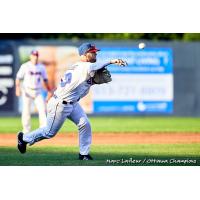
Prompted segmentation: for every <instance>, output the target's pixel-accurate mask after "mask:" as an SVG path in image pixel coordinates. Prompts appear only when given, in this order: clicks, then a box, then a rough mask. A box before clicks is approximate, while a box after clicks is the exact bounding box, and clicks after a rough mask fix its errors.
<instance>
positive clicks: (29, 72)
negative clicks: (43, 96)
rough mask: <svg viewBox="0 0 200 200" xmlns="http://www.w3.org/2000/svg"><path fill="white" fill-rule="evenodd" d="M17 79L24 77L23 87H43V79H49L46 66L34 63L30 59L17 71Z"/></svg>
mask: <svg viewBox="0 0 200 200" xmlns="http://www.w3.org/2000/svg"><path fill="white" fill-rule="evenodd" d="M16 77H17V79H20V80H22V79H23V88H30V89H34V90H35V89H41V88H42V79H43V80H47V73H46V69H45V66H44V65H42V64H39V63H38V64H36V65H34V64H32V63H31V62H30V61H28V62H26V63H24V64H22V65H21V67H20V69H19V71H18V72H17V76H16Z"/></svg>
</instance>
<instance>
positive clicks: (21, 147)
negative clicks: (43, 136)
mask: <svg viewBox="0 0 200 200" xmlns="http://www.w3.org/2000/svg"><path fill="white" fill-rule="evenodd" d="M23 135H24V134H23V133H22V132H19V133H18V135H17V139H18V145H17V148H18V150H19V151H20V153H26V145H27V142H24V141H23Z"/></svg>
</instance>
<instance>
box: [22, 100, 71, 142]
mask: <svg viewBox="0 0 200 200" xmlns="http://www.w3.org/2000/svg"><path fill="white" fill-rule="evenodd" d="M72 108H73V107H72V105H70V106H68V107H66V106H65V105H64V104H62V103H61V102H60V103H58V102H57V101H55V100H54V99H53V98H51V99H50V101H49V103H48V105H47V126H45V127H43V128H39V129H37V130H35V131H32V132H30V133H27V134H24V135H23V140H24V141H25V142H27V143H29V144H30V145H32V144H34V143H35V142H38V141H40V140H43V139H49V138H52V137H54V136H55V135H56V133H57V132H58V130H59V129H60V128H61V126H62V125H63V123H64V121H65V119H66V118H67V117H68V116H69V114H70V113H71V111H72Z"/></svg>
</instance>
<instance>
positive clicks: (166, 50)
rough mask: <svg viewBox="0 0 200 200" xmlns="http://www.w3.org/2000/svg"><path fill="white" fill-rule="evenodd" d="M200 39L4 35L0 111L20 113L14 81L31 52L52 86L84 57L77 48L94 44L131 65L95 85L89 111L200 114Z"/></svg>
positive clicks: (105, 55) (86, 102) (102, 55)
mask: <svg viewBox="0 0 200 200" xmlns="http://www.w3.org/2000/svg"><path fill="white" fill-rule="evenodd" d="M199 40H200V34H197V33H34V34H31V33H26V34H15V33H12V34H5V33H4V34H0V115H1V116H15V115H19V114H20V112H21V100H20V99H19V98H17V97H16V96H15V85H14V80H15V77H16V72H17V71H18V69H19V67H20V65H21V64H22V63H24V62H26V61H27V60H28V59H29V54H30V52H31V50H33V49H37V50H38V51H39V53H40V57H39V61H40V62H41V63H43V64H44V65H45V67H46V69H47V73H48V78H49V82H50V85H51V88H52V89H53V88H55V87H56V85H57V84H58V82H59V80H60V78H61V77H62V75H63V74H64V72H65V70H67V68H68V67H69V66H70V65H71V64H73V63H74V62H76V61H78V60H79V56H78V49H77V48H78V46H79V45H80V44H81V43H83V42H92V43H94V44H96V46H97V47H98V48H100V49H101V51H100V52H99V54H98V57H97V58H98V59H99V60H104V61H108V60H110V59H112V58H121V59H124V60H126V61H127V62H128V64H129V66H128V67H126V68H120V67H117V66H115V65H113V66H110V67H109V70H110V72H111V74H112V79H113V81H112V82H111V83H109V84H103V85H94V86H92V87H91V91H90V93H89V95H87V96H86V97H85V98H83V99H82V100H81V102H80V103H81V105H82V106H83V107H84V110H85V111H86V112H87V113H88V114H90V115H133V116H134V115H147V116H148V115H162V116H163V115H167V116H168V115H170V116H172V115H173V116H200V89H199V85H200V66H199V63H200V56H199V55H200V42H199ZM141 42H144V43H145V44H146V47H145V48H144V49H139V48H138V44H139V43H141ZM43 96H44V98H45V96H46V91H45V90H44V91H43ZM32 112H33V113H35V112H36V110H35V108H34V107H33V108H32Z"/></svg>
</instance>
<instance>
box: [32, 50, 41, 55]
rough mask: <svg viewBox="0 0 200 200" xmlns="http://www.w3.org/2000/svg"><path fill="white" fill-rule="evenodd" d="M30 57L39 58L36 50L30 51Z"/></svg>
mask: <svg viewBox="0 0 200 200" xmlns="http://www.w3.org/2000/svg"><path fill="white" fill-rule="evenodd" d="M31 55H34V56H39V52H38V51H37V50H33V51H31Z"/></svg>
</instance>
